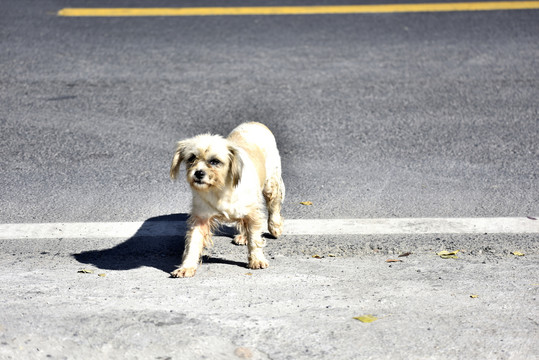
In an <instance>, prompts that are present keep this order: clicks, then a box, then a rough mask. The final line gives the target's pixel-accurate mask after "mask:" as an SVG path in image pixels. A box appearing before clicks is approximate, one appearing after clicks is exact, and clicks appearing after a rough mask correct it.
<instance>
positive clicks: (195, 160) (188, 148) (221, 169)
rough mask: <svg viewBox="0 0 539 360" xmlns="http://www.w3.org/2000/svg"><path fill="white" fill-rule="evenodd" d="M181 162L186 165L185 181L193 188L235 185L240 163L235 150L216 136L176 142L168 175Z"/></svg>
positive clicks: (176, 171) (207, 189)
mask: <svg viewBox="0 0 539 360" xmlns="http://www.w3.org/2000/svg"><path fill="white" fill-rule="evenodd" d="M182 162H185V165H186V168H187V182H188V183H189V185H190V186H191V188H192V189H194V190H196V191H209V190H216V191H219V190H222V189H224V188H225V187H227V186H237V185H238V182H239V181H240V176H241V170H242V166H243V164H242V162H241V159H240V157H239V156H238V149H237V148H236V147H235V146H234V145H232V144H230V143H229V142H228V141H227V140H226V139H224V138H222V137H221V136H218V135H199V136H196V137H194V138H191V139H187V140H183V141H180V142H178V144H177V146H176V152H175V153H174V158H173V159H172V166H171V167H170V177H171V178H173V179H175V178H176V177H177V175H178V171H179V168H180V164H181V163H182Z"/></svg>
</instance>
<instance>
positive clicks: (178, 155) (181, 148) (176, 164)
mask: <svg viewBox="0 0 539 360" xmlns="http://www.w3.org/2000/svg"><path fill="white" fill-rule="evenodd" d="M185 148H186V144H185V141H179V142H178V143H177V144H176V151H175V152H174V157H173V158H172V165H171V166H170V177H171V178H172V179H173V180H176V178H177V177H178V172H179V171H180V164H181V163H182V160H183V159H184V158H185Z"/></svg>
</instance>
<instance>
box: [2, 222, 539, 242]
mask: <svg viewBox="0 0 539 360" xmlns="http://www.w3.org/2000/svg"><path fill="white" fill-rule="evenodd" d="M535 218H536V217H535ZM186 227H187V225H186V222H184V221H146V222H142V221H140V222H89V223H44V224H0V240H15V239H60V238H66V239H67V238H69V239H83V238H84V239H89V238H101V239H106V238H130V237H159V236H179V235H182V234H184V233H185V230H186ZM484 233H487V234H539V220H533V219H531V218H525V217H518V218H515V217H500V218H387V219H288V220H286V221H285V231H284V233H283V235H390V234H393V235H399V234H402V235H405V234H484Z"/></svg>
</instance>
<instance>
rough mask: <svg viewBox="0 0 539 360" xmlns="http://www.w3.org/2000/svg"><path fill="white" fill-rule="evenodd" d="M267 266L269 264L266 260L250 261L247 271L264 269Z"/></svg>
mask: <svg viewBox="0 0 539 360" xmlns="http://www.w3.org/2000/svg"><path fill="white" fill-rule="evenodd" d="M268 266H269V263H268V261H267V260H266V259H258V258H256V259H250V260H249V269H254V270H256V269H265V268H267V267H268Z"/></svg>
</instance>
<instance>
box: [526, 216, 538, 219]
mask: <svg viewBox="0 0 539 360" xmlns="http://www.w3.org/2000/svg"><path fill="white" fill-rule="evenodd" d="M527 218H528V219H530V220H537V218H534V217H533V216H527Z"/></svg>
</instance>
